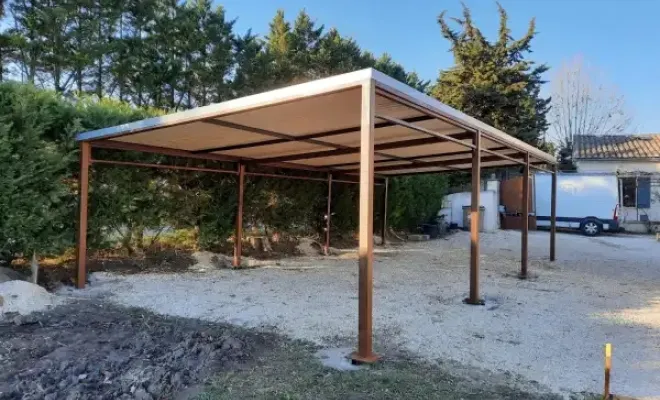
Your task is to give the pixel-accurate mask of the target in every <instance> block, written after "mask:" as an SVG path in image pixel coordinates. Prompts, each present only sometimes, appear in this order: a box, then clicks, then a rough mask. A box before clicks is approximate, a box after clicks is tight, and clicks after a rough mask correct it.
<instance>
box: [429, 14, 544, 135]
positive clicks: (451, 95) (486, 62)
mask: <svg viewBox="0 0 660 400" xmlns="http://www.w3.org/2000/svg"><path fill="white" fill-rule="evenodd" d="M498 9H499V15H500V27H499V35H498V39H497V41H495V42H490V41H488V40H487V39H486V38H485V37H484V35H483V34H482V33H481V31H480V30H479V29H478V28H477V27H476V26H475V25H474V22H473V21H472V16H471V14H470V10H469V9H468V8H467V7H466V6H465V5H464V6H463V17H462V18H455V19H454V21H455V22H456V23H457V24H458V26H459V30H458V31H456V30H454V29H452V28H451V27H450V26H449V24H448V23H447V20H446V17H445V13H444V12H443V13H442V14H440V16H439V17H438V23H439V24H440V28H441V31H442V36H443V37H444V38H445V39H447V40H449V42H450V43H451V51H452V53H453V54H454V61H455V66H454V67H452V68H450V69H447V70H445V71H441V72H440V76H439V77H438V80H437V82H436V84H435V86H434V87H433V88H432V91H431V93H432V95H433V96H434V97H436V98H437V99H439V100H440V101H442V102H444V103H446V104H448V105H450V106H452V107H454V108H457V109H459V110H461V111H463V112H465V113H466V114H468V115H470V116H473V117H475V118H477V119H480V120H481V121H483V122H486V123H487V124H490V125H492V126H494V127H496V128H498V129H501V130H503V131H505V132H507V133H509V134H511V135H513V136H516V137H518V138H519V139H521V140H523V141H525V142H527V143H530V144H532V145H535V146H538V145H540V144H541V143H540V138H541V137H542V134H543V132H545V131H546V129H547V128H548V122H547V120H546V114H547V112H548V110H549V102H550V99H549V98H542V97H541V96H540V90H541V85H542V84H543V83H544V81H543V79H542V77H541V75H542V74H543V73H544V72H545V71H547V70H548V67H547V66H546V65H545V64H540V65H537V64H536V63H535V62H534V61H531V60H529V59H527V55H528V54H529V53H531V42H532V39H534V36H535V35H536V31H535V23H534V19H532V20H531V21H530V23H529V27H528V29H527V33H526V34H525V35H524V36H523V37H522V38H520V39H518V40H514V39H513V38H512V37H511V31H510V29H509V27H508V24H507V19H508V18H507V14H506V11H505V10H504V9H503V8H502V6H500V5H499V4H498Z"/></svg>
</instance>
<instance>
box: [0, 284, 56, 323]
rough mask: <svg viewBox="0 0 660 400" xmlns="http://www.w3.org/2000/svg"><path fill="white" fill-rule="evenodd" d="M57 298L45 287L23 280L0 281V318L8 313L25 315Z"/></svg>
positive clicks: (39, 309) (46, 305) (42, 308)
mask: <svg viewBox="0 0 660 400" xmlns="http://www.w3.org/2000/svg"><path fill="white" fill-rule="evenodd" d="M58 302H59V299H58V298H57V297H55V296H53V295H52V294H50V293H48V292H47V291H46V289H44V288H42V287H41V286H39V285H35V284H33V283H30V282H25V281H8V282H4V283H0V320H2V319H3V315H6V314H8V313H18V314H21V315H27V314H30V313H32V312H34V311H43V310H46V309H48V308H49V307H51V306H53V305H55V304H57V303H58Z"/></svg>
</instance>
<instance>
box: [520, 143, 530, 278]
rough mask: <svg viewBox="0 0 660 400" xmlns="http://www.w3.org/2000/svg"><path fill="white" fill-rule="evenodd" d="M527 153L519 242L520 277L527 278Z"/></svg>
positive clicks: (527, 156)
mask: <svg viewBox="0 0 660 400" xmlns="http://www.w3.org/2000/svg"><path fill="white" fill-rule="evenodd" d="M529 178H530V176H529V153H525V166H524V167H523V187H522V228H521V243H520V274H519V275H518V277H519V278H520V279H527V261H528V260H527V259H528V240H529Z"/></svg>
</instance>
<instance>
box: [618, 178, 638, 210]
mask: <svg viewBox="0 0 660 400" xmlns="http://www.w3.org/2000/svg"><path fill="white" fill-rule="evenodd" d="M621 203H622V204H621V205H622V206H624V207H637V181H636V179H635V178H621Z"/></svg>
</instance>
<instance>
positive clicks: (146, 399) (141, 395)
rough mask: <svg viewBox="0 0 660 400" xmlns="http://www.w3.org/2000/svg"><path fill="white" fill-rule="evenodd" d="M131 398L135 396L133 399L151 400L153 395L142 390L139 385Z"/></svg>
mask: <svg viewBox="0 0 660 400" xmlns="http://www.w3.org/2000/svg"><path fill="white" fill-rule="evenodd" d="M133 398H135V400H153V397H152V396H151V395H150V394H149V393H148V392H147V391H146V390H144V388H143V387H139V388H138V389H137V390H135V393H133Z"/></svg>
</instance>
